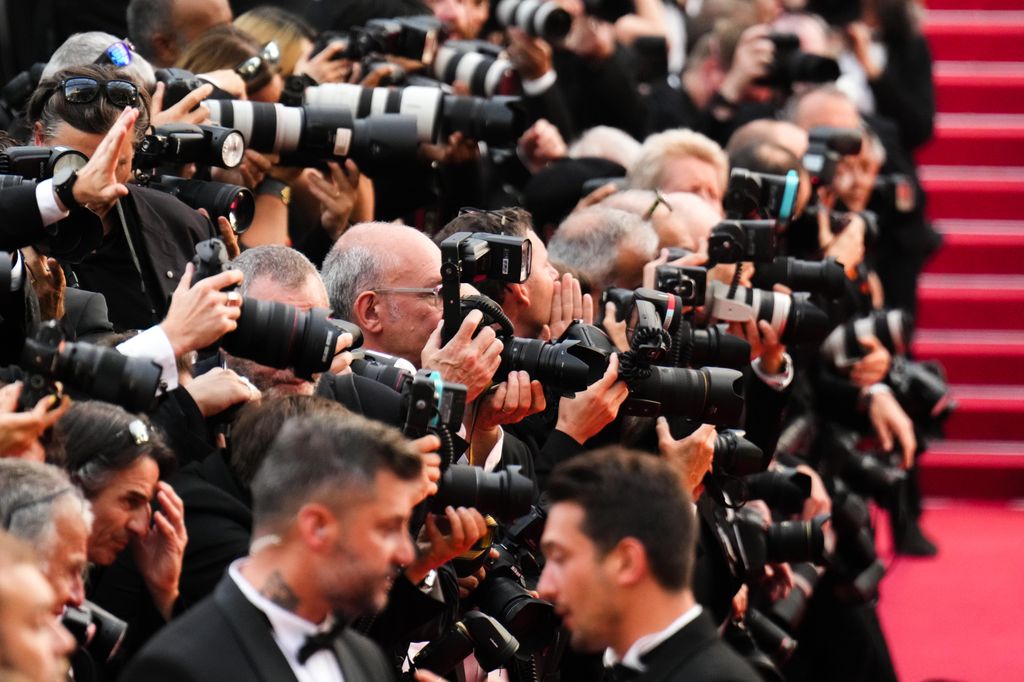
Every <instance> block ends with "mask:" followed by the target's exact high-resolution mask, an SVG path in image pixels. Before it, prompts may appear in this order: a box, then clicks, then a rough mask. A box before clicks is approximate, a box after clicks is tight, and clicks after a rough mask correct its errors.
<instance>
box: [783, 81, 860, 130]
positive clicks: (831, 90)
mask: <svg viewBox="0 0 1024 682" xmlns="http://www.w3.org/2000/svg"><path fill="white" fill-rule="evenodd" d="M790 120H792V121H793V123H795V124H796V125H798V126H800V127H801V128H803V129H804V130H810V129H811V128H817V127H818V126H830V127H832V128H860V125H861V119H860V114H859V113H858V112H857V107H856V106H855V105H854V103H853V100H851V99H850V98H849V97H847V96H846V95H845V94H844V93H843V92H842V91H840V90H838V89H837V88H836V87H835V86H829V85H826V86H824V87H821V88H818V89H816V90H812V91H810V92H808V93H807V94H805V95H801V96H800V98H799V99H798V100H797V101H796V103H795V105H794V106H793V108H792V110H791V115H790Z"/></svg>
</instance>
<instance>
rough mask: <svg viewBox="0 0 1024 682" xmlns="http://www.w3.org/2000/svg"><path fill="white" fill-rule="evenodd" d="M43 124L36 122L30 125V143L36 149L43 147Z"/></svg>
mask: <svg viewBox="0 0 1024 682" xmlns="http://www.w3.org/2000/svg"><path fill="white" fill-rule="evenodd" d="M43 140H44V138H43V123H42V121H36V122H35V123H33V124H32V142H33V144H35V146H37V147H44V146H46V145H44V144H43Z"/></svg>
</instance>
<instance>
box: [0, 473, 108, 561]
mask: <svg viewBox="0 0 1024 682" xmlns="http://www.w3.org/2000/svg"><path fill="white" fill-rule="evenodd" d="M65 509H68V510H71V511H73V512H76V513H78V514H81V516H82V520H83V521H84V522H85V525H86V528H89V527H91V526H92V511H91V509H90V506H89V502H88V501H86V499H85V496H84V495H83V494H82V491H81V490H79V489H78V487H76V486H75V485H73V484H72V483H71V479H70V478H68V475H67V474H66V473H65V472H64V471H62V470H61V469H59V468H57V467H55V466H53V465H51V464H42V463H39V462H29V461H26V460H21V459H14V458H3V459H0V520H2V522H3V524H4V528H5V530H7V531H8V532H9V533H11V535H14V536H15V537H18V538H21V539H22V540H25V541H26V542H28V543H29V544H31V545H33V546H34V547H35V548H36V550H37V551H38V552H39V555H40V557H42V558H44V559H45V557H47V556H49V554H50V551H51V550H52V549H53V546H54V543H55V542H56V541H57V529H56V524H55V520H56V518H57V516H58V515H59V514H60V512H61V511H62V510H65Z"/></svg>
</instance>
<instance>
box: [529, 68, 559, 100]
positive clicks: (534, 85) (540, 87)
mask: <svg viewBox="0 0 1024 682" xmlns="http://www.w3.org/2000/svg"><path fill="white" fill-rule="evenodd" d="M556 80H558V74H557V73H556V72H555V70H554V69H549V70H548V72H547V73H545V74H544V75H543V76H541V77H540V78H538V79H536V80H532V81H528V80H523V94H524V95H526V96H527V97H537V96H539V95H543V94H544V93H545V92H547V91H548V90H549V89H550V88H551V86H552V85H554V84H555V81H556Z"/></svg>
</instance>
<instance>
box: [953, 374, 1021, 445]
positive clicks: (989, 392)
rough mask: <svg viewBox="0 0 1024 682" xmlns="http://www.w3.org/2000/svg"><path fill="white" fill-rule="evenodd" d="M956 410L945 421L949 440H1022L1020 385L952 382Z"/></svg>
mask: <svg viewBox="0 0 1024 682" xmlns="http://www.w3.org/2000/svg"><path fill="white" fill-rule="evenodd" d="M951 392H952V394H953V397H954V398H955V400H956V401H957V409H956V411H954V412H953V414H952V415H951V416H950V417H949V420H948V421H947V422H946V424H945V434H946V437H947V438H950V439H952V440H982V441H984V440H1015V441H1016V440H1022V441H1024V386H1021V385H1016V386H978V385H954V386H952V387H951Z"/></svg>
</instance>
